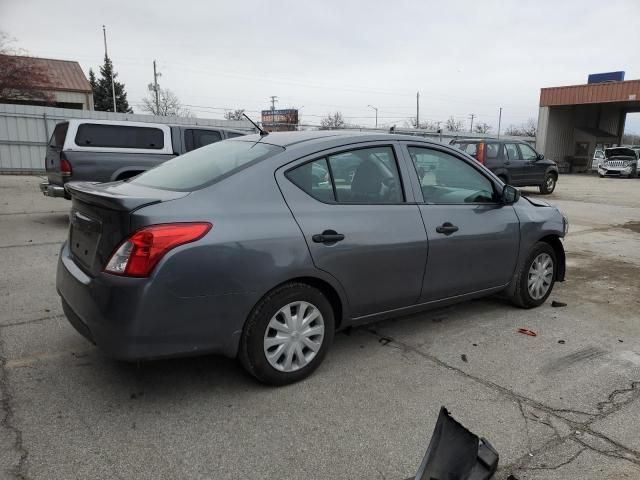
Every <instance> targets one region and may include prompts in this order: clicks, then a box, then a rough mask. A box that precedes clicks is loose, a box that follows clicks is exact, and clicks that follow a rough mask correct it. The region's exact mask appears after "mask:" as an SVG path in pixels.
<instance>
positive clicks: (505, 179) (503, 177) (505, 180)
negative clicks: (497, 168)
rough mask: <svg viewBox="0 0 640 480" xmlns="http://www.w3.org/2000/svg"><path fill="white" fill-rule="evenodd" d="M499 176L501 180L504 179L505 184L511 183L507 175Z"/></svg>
mask: <svg viewBox="0 0 640 480" xmlns="http://www.w3.org/2000/svg"><path fill="white" fill-rule="evenodd" d="M498 178H499V179H500V180H502V183H504V184H505V185H507V184H508V183H509V181H508V180H509V179H508V178H507V176H506V175H498Z"/></svg>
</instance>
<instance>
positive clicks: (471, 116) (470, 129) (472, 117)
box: [469, 113, 476, 133]
mask: <svg viewBox="0 0 640 480" xmlns="http://www.w3.org/2000/svg"><path fill="white" fill-rule="evenodd" d="M475 116H476V114H475V113H472V114H471V115H469V118H471V128H469V133H473V119H474V118H475Z"/></svg>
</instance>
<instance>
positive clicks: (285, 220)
mask: <svg viewBox="0 0 640 480" xmlns="http://www.w3.org/2000/svg"><path fill="white" fill-rule="evenodd" d="M273 170H274V167H273V166H271V165H269V162H265V164H264V165H255V166H253V167H251V168H248V169H246V170H244V171H242V172H239V173H237V174H236V175H233V176H232V177H229V178H227V179H225V180H223V181H221V182H219V183H217V184H214V185H211V186H209V187H206V188H204V189H202V190H198V191H195V192H192V193H191V194H189V195H188V196H187V197H184V198H182V199H179V200H174V201H170V202H165V203H161V204H156V205H150V206H147V207H144V208H142V209H140V210H138V211H137V212H135V214H134V215H133V216H132V229H133V230H137V229H139V228H142V227H143V226H146V225H149V224H157V223H167V222H190V221H208V222H210V223H211V224H212V225H213V227H212V229H211V231H210V232H209V233H208V234H207V235H206V236H205V237H204V238H203V239H201V240H199V241H198V242H196V243H195V244H191V245H184V246H182V247H179V248H177V249H175V250H173V251H171V252H170V253H169V254H167V255H166V256H165V257H164V258H163V260H162V261H161V262H160V264H159V265H158V267H157V268H156V270H155V273H154V280H153V282H154V285H155V287H154V288H157V286H158V285H160V286H161V288H162V289H163V290H166V291H167V292H168V293H169V294H170V295H171V296H175V297H179V298H181V299H187V298H191V299H197V300H194V302H193V305H194V310H193V311H190V312H189V315H190V316H191V318H192V319H199V320H197V321H200V322H203V323H206V322H210V321H211V315H212V312H211V310H208V309H207V307H206V305H207V304H208V303H209V304H211V303H215V302H217V301H218V300H219V299H220V298H221V297H228V298H232V297H235V298H236V299H237V303H235V304H234V309H233V311H231V312H230V313H227V318H225V322H226V323H228V327H229V328H230V329H232V330H233V332H235V333H236V334H237V333H238V332H239V331H241V329H242V326H243V325H244V322H245V320H246V318H247V316H248V315H249V313H250V311H251V309H252V308H253V307H254V306H255V304H256V303H257V302H258V301H259V300H260V298H262V297H263V296H264V295H265V294H266V293H267V292H269V291H270V290H272V289H273V288H274V287H276V286H278V285H280V284H282V283H284V282H287V281H289V280H292V279H295V278H300V277H313V278H317V279H320V280H323V281H325V282H327V283H329V284H330V285H331V286H332V287H333V288H334V289H335V290H336V291H337V293H338V295H339V296H340V298H341V300H342V304H343V312H346V311H347V304H346V297H345V295H344V292H343V291H342V289H341V287H340V285H339V284H338V282H337V281H336V280H335V279H334V278H333V277H331V276H330V275H328V274H326V273H324V272H322V271H320V270H317V269H316V268H315V267H314V265H313V262H312V259H311V256H310V253H309V249H308V248H307V244H306V242H305V240H304V237H303V235H302V232H301V231H300V228H299V227H298V224H297V223H296V222H295V220H294V218H293V215H292V213H291V211H290V210H289V208H288V207H287V205H286V203H285V202H284V199H283V197H282V195H281V193H280V191H279V189H278V187H277V184H276V182H275V178H274V175H273ZM206 298H209V299H210V300H211V302H207V301H206V300H205V299H206Z"/></svg>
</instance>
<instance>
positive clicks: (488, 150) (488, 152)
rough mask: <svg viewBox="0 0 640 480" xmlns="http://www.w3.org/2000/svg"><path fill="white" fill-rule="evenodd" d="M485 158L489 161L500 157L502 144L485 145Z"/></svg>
mask: <svg viewBox="0 0 640 480" xmlns="http://www.w3.org/2000/svg"><path fill="white" fill-rule="evenodd" d="M484 154H485V156H486V158H487V160H495V159H496V158H498V157H499V156H500V144H499V143H487V144H485V153H484Z"/></svg>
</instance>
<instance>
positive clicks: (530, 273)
mask: <svg viewBox="0 0 640 480" xmlns="http://www.w3.org/2000/svg"><path fill="white" fill-rule="evenodd" d="M556 274H557V262H556V254H555V251H554V250H553V247H552V246H551V245H549V244H548V243H545V242H538V243H536V244H535V245H534V246H533V248H532V249H531V253H529V256H528V257H527V260H526V261H525V263H524V265H523V266H522V269H521V270H520V273H519V274H518V277H517V283H516V288H515V291H514V293H513V296H512V297H511V300H512V301H513V303H515V304H516V305H517V306H519V307H522V308H534V307H537V306H539V305H542V304H543V303H544V302H545V301H546V300H547V298H549V295H551V291H552V290H553V286H554V284H555V281H556Z"/></svg>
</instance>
